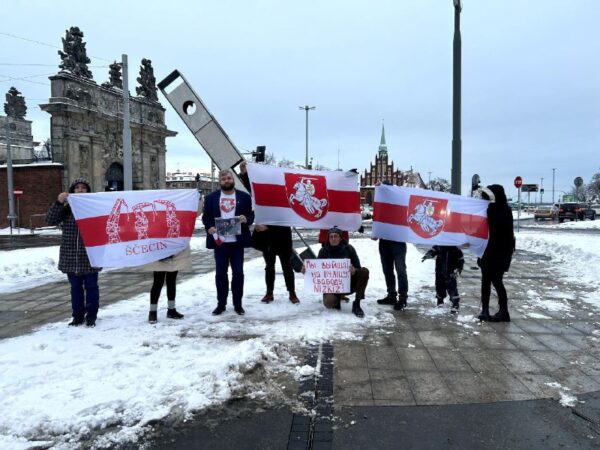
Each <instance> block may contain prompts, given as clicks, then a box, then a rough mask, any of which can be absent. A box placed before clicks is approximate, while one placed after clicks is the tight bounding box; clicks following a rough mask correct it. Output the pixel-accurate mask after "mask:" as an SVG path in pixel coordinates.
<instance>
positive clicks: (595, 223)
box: [548, 217, 600, 230]
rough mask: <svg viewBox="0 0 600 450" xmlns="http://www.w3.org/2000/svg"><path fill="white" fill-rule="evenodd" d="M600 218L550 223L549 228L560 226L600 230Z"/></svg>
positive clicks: (560, 227)
mask: <svg viewBox="0 0 600 450" xmlns="http://www.w3.org/2000/svg"><path fill="white" fill-rule="evenodd" d="M598 219H599V220H578V221H577V222H575V221H573V222H571V221H569V222H563V223H554V224H552V225H548V227H549V228H558V229H565V230H600V217H599V218H598Z"/></svg>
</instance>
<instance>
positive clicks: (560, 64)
mask: <svg viewBox="0 0 600 450" xmlns="http://www.w3.org/2000/svg"><path fill="white" fill-rule="evenodd" d="M463 3H464V5H463V12H462V16H461V20H462V43H463V53H462V58H463V110H462V111H463V115H462V118H463V129H462V138H463V165H462V174H463V178H462V180H463V183H462V184H463V193H465V192H468V189H469V184H470V179H471V176H472V175H473V174H474V173H478V174H479V175H480V176H481V178H482V180H483V182H484V183H486V184H490V183H501V184H504V185H505V187H507V188H509V194H511V193H513V192H514V190H511V189H510V186H512V180H513V178H514V177H515V176H516V175H521V176H522V177H523V179H524V181H525V182H531V183H539V182H540V179H541V178H542V177H544V187H545V188H546V192H547V193H548V194H549V192H550V190H551V189H552V168H553V167H554V168H557V171H556V190H557V191H559V190H565V191H566V190H569V189H570V188H571V186H572V180H573V179H574V177H575V176H582V177H583V178H584V180H585V181H586V182H588V181H589V179H590V178H591V176H592V174H593V173H595V172H598V171H600V151H599V144H600V62H599V55H600V39H599V37H600V36H599V34H600V32H599V31H598V23H600V1H598V0H526V1H524V0H464V2H463ZM75 25H76V26H79V27H80V28H81V29H82V31H83V32H84V34H85V38H84V39H85V41H86V42H87V51H88V55H89V56H90V57H91V59H92V63H91V65H92V66H107V64H108V62H107V61H106V60H113V59H117V60H119V59H120V57H121V54H122V53H127V54H128V55H129V61H130V66H131V71H130V77H129V78H130V90H131V91H132V92H133V93H135V85H136V82H135V78H136V76H137V70H138V67H139V61H140V60H141V58H143V57H147V58H150V59H151V60H152V62H153V65H154V70H155V75H156V78H157V80H158V81H160V80H161V79H162V78H164V77H165V76H166V75H167V74H168V73H170V72H171V71H172V70H173V69H179V70H180V71H181V72H182V73H183V74H184V75H185V76H186V78H187V79H188V81H190V83H191V84H192V86H193V88H194V90H195V91H196V92H197V93H198V95H199V96H200V97H201V98H202V99H203V101H204V102H205V104H206V105H207V106H208V108H209V109H210V111H211V112H212V113H213V114H214V115H215V117H216V118H217V120H218V121H219V122H220V123H221V125H222V126H223V127H224V129H225V130H226V131H227V133H228V134H229V136H230V137H231V138H232V140H233V141H234V143H235V144H236V145H237V147H238V148H240V149H244V150H251V149H253V148H254V147H255V146H256V145H266V146H267V151H269V152H272V153H274V154H275V156H276V157H277V158H282V157H285V158H288V159H293V160H295V161H297V162H302V161H303V160H304V112H303V111H300V110H299V109H298V106H300V105H305V104H308V105H311V106H312V105H314V106H316V107H317V109H316V110H314V111H311V112H310V117H309V127H310V128H309V130H310V138H309V147H310V148H309V151H310V155H311V156H313V158H314V160H315V162H318V163H320V164H323V165H325V166H328V167H330V168H336V167H337V165H338V149H339V155H340V166H341V167H342V168H343V169H350V168H354V167H356V168H358V169H359V170H361V171H362V170H364V169H365V168H367V167H368V166H369V163H370V162H371V161H373V159H374V157H375V154H376V152H377V148H378V145H379V138H380V133H381V124H382V120H384V121H385V129H386V137H387V144H388V150H389V154H390V158H391V159H392V160H393V161H394V163H395V165H396V166H397V167H399V168H402V169H408V168H410V166H412V167H413V168H414V169H415V170H418V171H419V172H421V174H422V176H423V178H424V179H425V180H427V177H428V172H431V173H432V175H431V176H432V177H444V178H448V179H449V178H450V166H451V139H452V136H451V132H452V36H453V26H454V24H453V5H452V0H412V1H405V0H389V1H387V0H369V1H364V0H360V1H359V0H344V1H341V0H340V1H338V0H320V1H318V0H302V1H297V0H287V1H283V0H280V1H275V0H262V1H241V0H239V1H227V0H220V1H210V2H208V1H205V0H198V1H195V2H192V1H179V0H171V1H168V2H164V1H163V2H150V1H113V0H103V1H95V0H88V1H85V2H73V1H68V2H67V1H63V0H55V1H52V2H50V1H42V0H27V1H25V0H12V1H10V2H8V1H7V2H5V4H4V8H3V14H2V18H1V19H0V33H3V34H0V44H1V48H2V52H1V53H0V55H1V56H0V64H1V65H0V90H2V92H6V91H7V90H8V88H9V87H10V86H12V85H14V86H16V87H17V88H18V89H19V90H20V91H21V92H22V93H23V94H24V95H25V96H26V99H27V102H28V106H29V112H28V116H27V118H28V119H30V120H32V121H33V122H34V126H33V129H34V137H35V138H37V139H45V138H47V137H49V117H48V115H47V114H46V113H44V112H42V111H41V110H40V109H39V108H38V107H36V105H37V104H39V103H42V102H44V101H46V100H47V98H48V96H49V84H47V83H48V80H47V75H49V74H51V73H55V72H56V71H57V70H58V68H57V65H58V63H59V56H58V55H57V49H56V48H52V47H49V46H44V45H41V44H36V43H32V42H28V41H24V40H20V39H16V38H14V37H10V36H7V35H6V34H12V35H16V36H20V37H24V38H27V39H31V40H35V41H39V42H43V43H47V44H51V45H54V46H57V47H60V46H61V37H63V36H64V33H65V30H66V29H67V28H69V27H70V26H75ZM97 57H100V58H103V59H98V58H97ZM27 64H40V66H35V65H27ZM44 65H48V66H44ZM92 72H93V75H94V79H95V80H96V81H97V82H99V83H101V82H104V81H106V79H107V78H108V68H107V67H98V68H97V67H92ZM36 75H39V76H36ZM9 77H12V78H24V77H25V79H26V80H27V81H24V80H14V79H8V80H7V79H6V78H9ZM29 77H30V78H29ZM39 83H41V84H39ZM160 101H161V102H162V104H163V106H165V108H166V109H167V116H166V120H167V126H168V127H169V128H170V129H172V130H175V131H178V132H179V134H178V136H177V137H175V138H171V139H169V140H168V141H167V150H168V152H167V166H168V169H169V170H174V169H176V168H177V167H179V168H180V169H181V170H182V171H187V170H192V171H194V172H195V171H197V170H207V169H208V167H209V162H208V161H209V160H208V158H207V157H206V155H205V153H204V151H203V150H202V149H201V147H200V146H199V144H197V143H196V141H195V139H194V138H193V136H192V135H191V134H190V133H189V132H188V130H187V128H186V127H185V125H183V123H182V122H181V121H180V119H179V117H178V116H177V115H176V114H175V113H174V112H173V111H172V110H171V109H170V106H169V105H168V103H167V101H166V99H164V98H163V97H162V96H161V97H160ZM548 194H546V197H545V198H546V199H547V200H549V197H548ZM557 195H558V194H557Z"/></svg>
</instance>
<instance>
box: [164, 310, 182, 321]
mask: <svg viewBox="0 0 600 450" xmlns="http://www.w3.org/2000/svg"><path fill="white" fill-rule="evenodd" d="M167 318H168V319H183V314H181V313H180V312H178V311H177V310H176V309H175V308H171V309H167Z"/></svg>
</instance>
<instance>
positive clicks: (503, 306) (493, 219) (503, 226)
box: [477, 184, 515, 322]
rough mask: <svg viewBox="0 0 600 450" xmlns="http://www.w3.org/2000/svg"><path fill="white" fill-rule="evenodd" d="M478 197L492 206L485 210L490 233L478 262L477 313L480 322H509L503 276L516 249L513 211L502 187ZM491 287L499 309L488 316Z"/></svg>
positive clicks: (488, 189) (497, 185)
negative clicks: (478, 304)
mask: <svg viewBox="0 0 600 450" xmlns="http://www.w3.org/2000/svg"><path fill="white" fill-rule="evenodd" d="M481 196H482V198H484V199H485V200H489V201H490V202H491V203H490V204H489V206H488V209H487V218H488V226H489V231H490V233H489V239H488V244H487V247H486V249H485V252H484V253H483V256H482V257H481V258H479V259H478V260H477V263H478V265H479V267H481V314H479V320H484V321H490V322H510V315H509V313H508V297H507V295H506V288H505V287H504V283H503V282H502V277H503V276H504V273H505V272H508V269H509V268H510V262H511V260H512V255H513V252H514V250H515V234H514V231H513V216H512V211H511V209H510V206H508V202H507V200H506V194H505V193H504V188H503V187H502V186H500V185H499V184H492V185H491V186H488V187H487V188H484V189H483V192H482V195H481ZM492 285H493V286H494V289H496V293H497V294H498V306H499V310H498V312H497V313H496V314H494V315H493V316H490V309H489V307H490V294H491V287H492Z"/></svg>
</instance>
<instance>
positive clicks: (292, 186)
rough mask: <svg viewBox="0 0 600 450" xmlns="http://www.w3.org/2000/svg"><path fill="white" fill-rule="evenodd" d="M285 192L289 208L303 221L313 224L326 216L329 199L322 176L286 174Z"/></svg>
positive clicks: (325, 182)
mask: <svg viewBox="0 0 600 450" xmlns="http://www.w3.org/2000/svg"><path fill="white" fill-rule="evenodd" d="M285 191H286V196H287V199H288V202H289V203H290V207H291V208H292V210H293V211H294V212H295V213H296V214H298V215H299V216H300V217H302V218H303V219H306V220H310V221H311V222H315V221H317V220H320V219H322V218H323V217H325V215H326V214H327V211H328V209H329V198H328V196H327V181H326V179H325V177H324V176H323V175H306V174H300V173H287V172H286V173H285Z"/></svg>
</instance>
